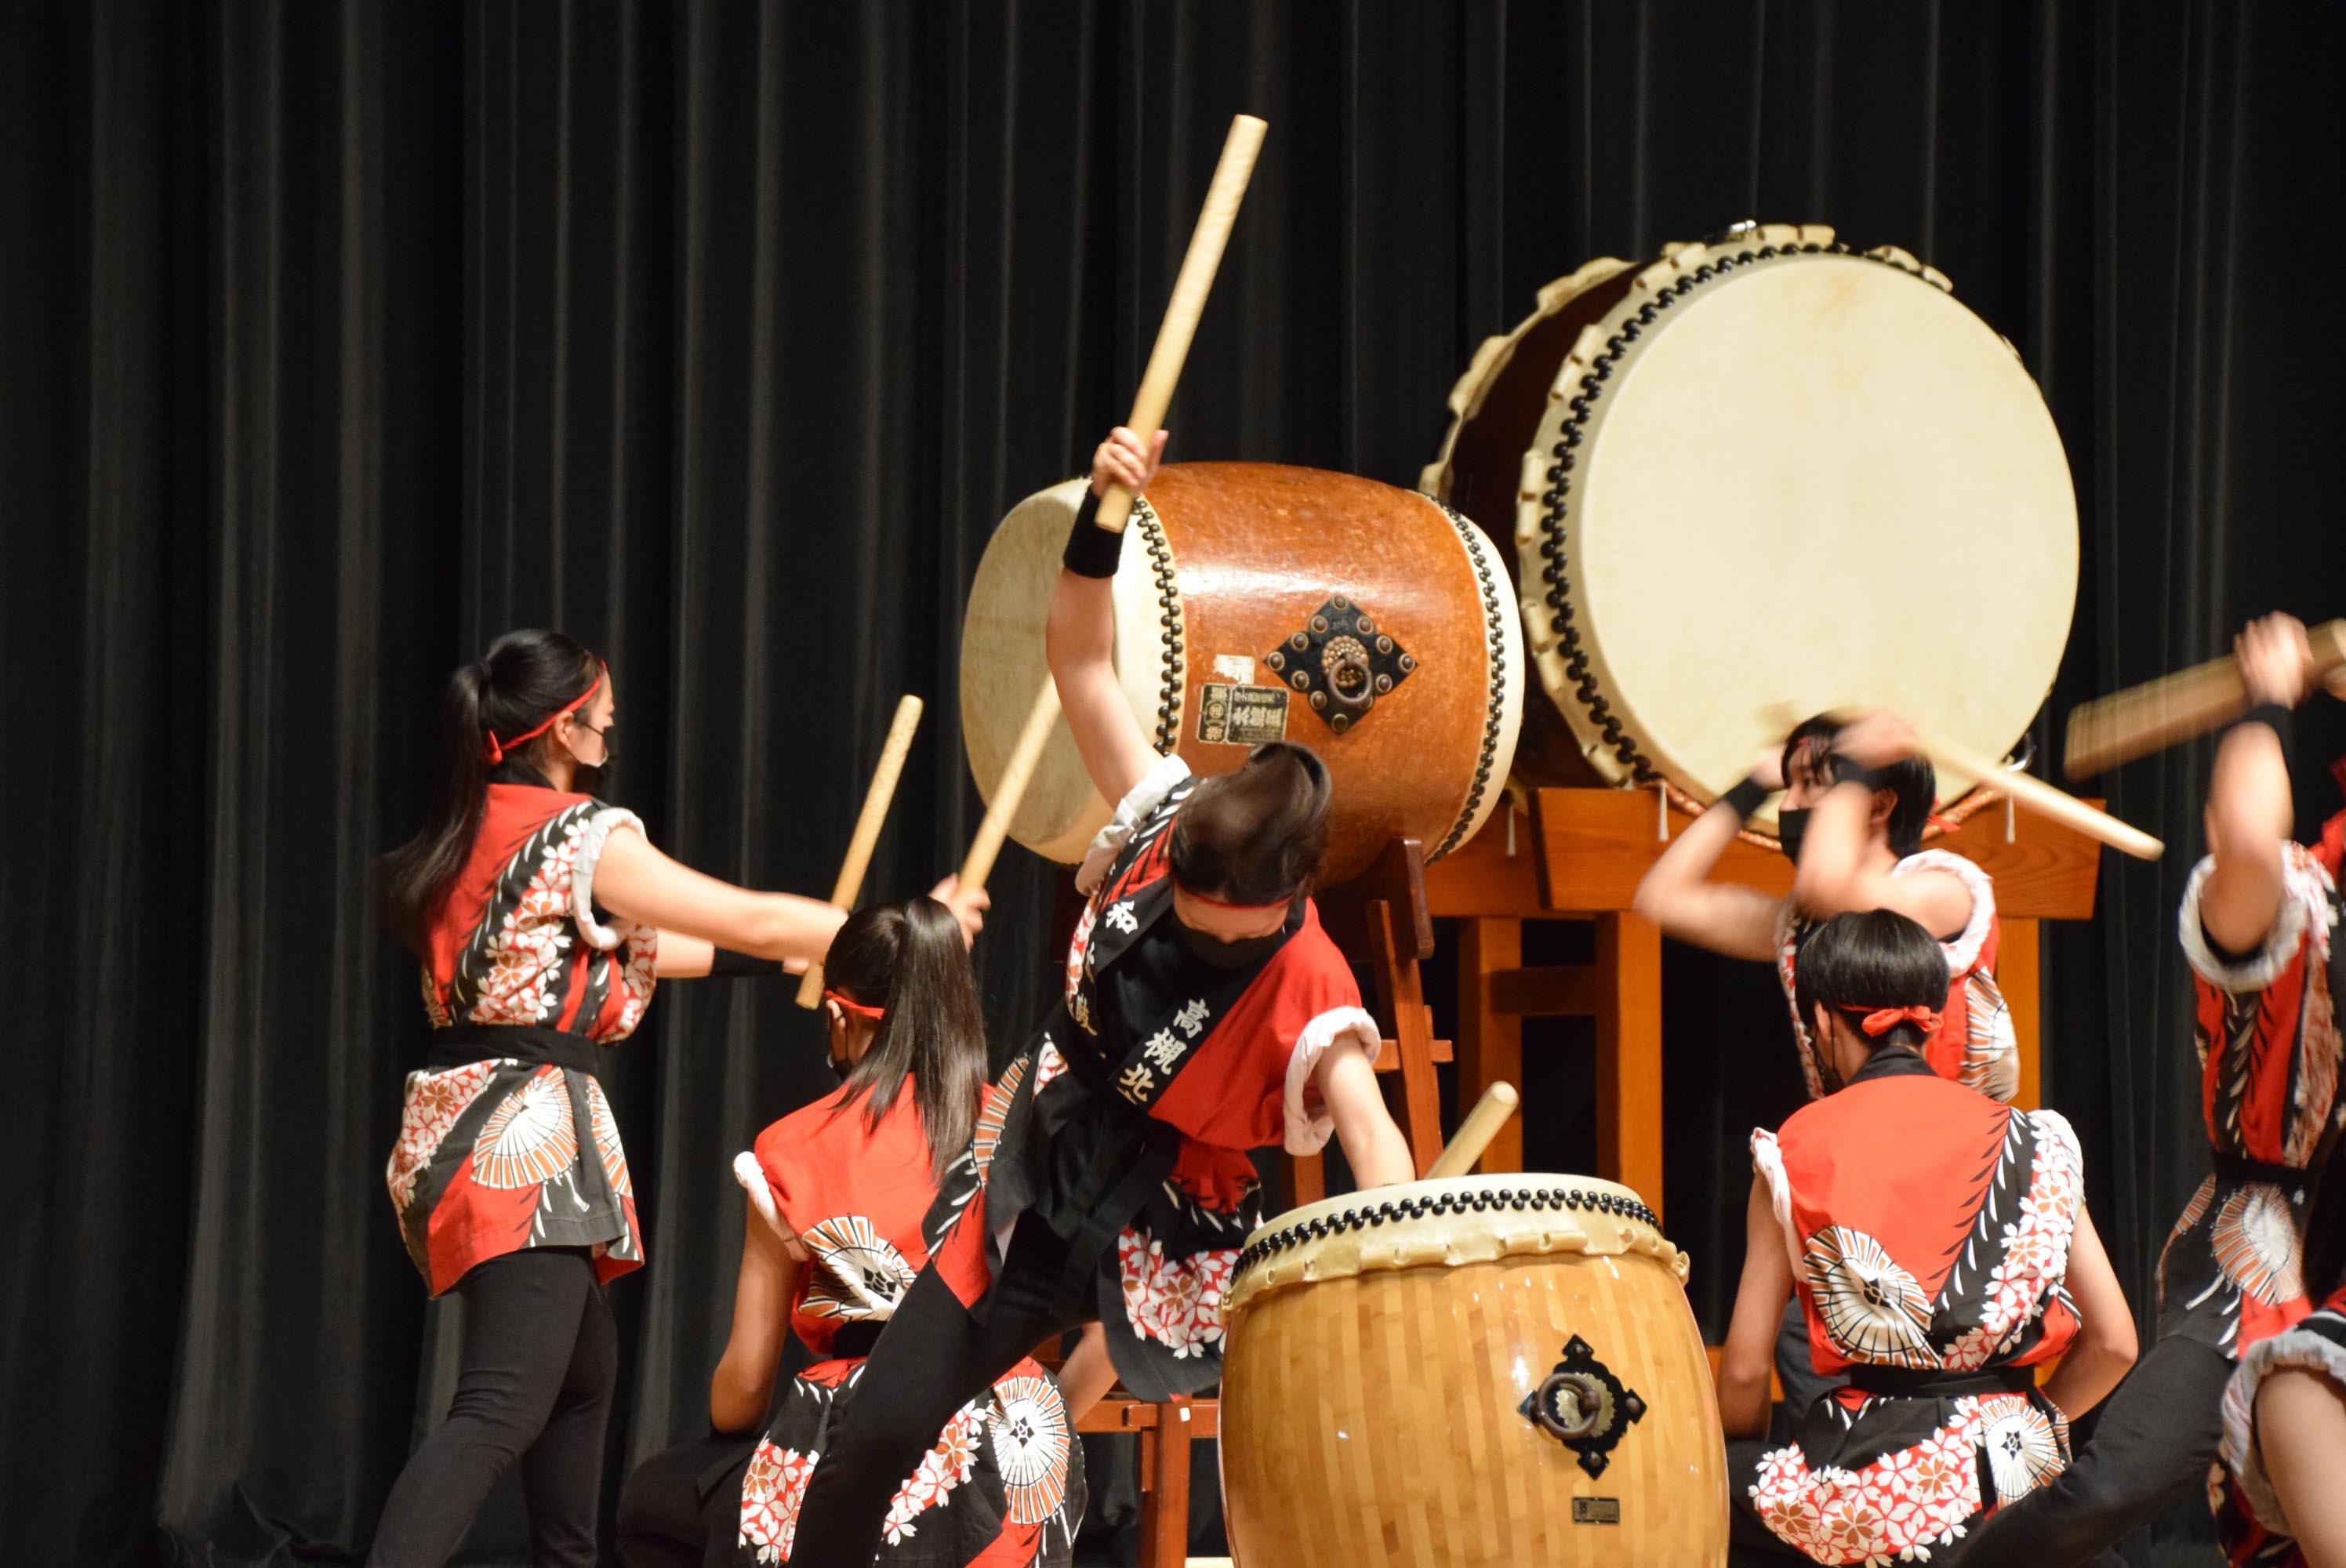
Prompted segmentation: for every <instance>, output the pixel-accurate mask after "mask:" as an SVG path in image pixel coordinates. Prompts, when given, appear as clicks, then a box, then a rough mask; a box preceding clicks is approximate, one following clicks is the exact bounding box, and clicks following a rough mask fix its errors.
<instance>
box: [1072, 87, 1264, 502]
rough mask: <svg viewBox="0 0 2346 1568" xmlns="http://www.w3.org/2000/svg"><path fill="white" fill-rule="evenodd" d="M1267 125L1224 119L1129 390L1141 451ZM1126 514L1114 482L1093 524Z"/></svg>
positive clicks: (1176, 374) (1169, 389)
mask: <svg viewBox="0 0 2346 1568" xmlns="http://www.w3.org/2000/svg"><path fill="white" fill-rule="evenodd" d="M1268 129H1270V127H1269V126H1268V125H1266V124H1265V123H1264V122H1263V121H1261V120H1259V119H1257V118H1255V117H1253V116H1252V115H1239V117H1236V118H1235V119H1233V120H1231V121H1230V134H1229V137H1226V138H1225V139H1224V140H1223V142H1222V156H1221V158H1220V160H1219V162H1217V163H1216V164H1215V165H1214V183H1213V184H1212V185H1210V186H1209V187H1208V188H1207V189H1206V205H1205V206H1204V207H1203V208H1202V209H1199V213H1198V227H1197V228H1196V229H1192V230H1191V231H1190V234H1189V249H1188V254H1187V255H1185V256H1183V257H1182V258H1181V270H1180V272H1179V274H1178V276H1177V277H1176V278H1175V279H1174V280H1173V298H1172V299H1171V300H1168V301H1167V303H1166V306H1165V320H1164V321H1163V323H1162V324H1160V325H1159V326H1158V329H1157V346H1156V347H1155V348H1154V349H1152V350H1151V351H1149V355H1148V369H1147V370H1146V371H1144V372H1141V377H1140V390H1139V391H1138V392H1135V393H1134V394H1133V398H1132V416H1131V417H1130V418H1129V419H1127V420H1126V421H1125V422H1124V423H1125V426H1126V428H1127V429H1128V430H1130V431H1131V432H1132V433H1133V434H1135V435H1137V436H1138V437H1140V445H1141V449H1142V450H1143V451H1144V452H1145V451H1147V450H1148V444H1149V443H1150V442H1152V441H1154V440H1156V438H1157V432H1158V429H1159V427H1161V426H1162V425H1163V424H1164V423H1165V409H1166V405H1167V404H1168V403H1170V402H1172V401H1173V387H1174V383H1175V382H1178V381H1179V380H1180V379H1181V365H1182V361H1185V360H1187V359H1188V357H1189V340H1190V338H1192V337H1193V336H1195V335H1196V333H1197V331H1198V318H1199V316H1200V315H1202V314H1203V313H1204V312H1205V309H1206V291H1207V290H1209V289H1211V288H1212V287H1213V286H1214V271H1215V270H1216V269H1217V268H1219V266H1220V265H1221V264H1222V247H1223V246H1224V245H1226V244H1227V243H1229V238H1230V226H1231V225H1232V224H1233V223H1235V222H1237V221H1238V216H1239V202H1241V201H1243V200H1245V199H1246V188H1247V181H1248V179H1249V178H1251V177H1252V176H1253V174H1254V160H1255V155H1256V154H1257V153H1259V152H1260V151H1261V150H1262V135H1263V132H1264V131H1266V130H1268ZM1131 515H1132V493H1131V492H1130V491H1128V490H1127V489H1126V488H1125V487H1124V486H1123V485H1121V484H1119V485H1117V486H1115V487H1114V488H1113V489H1111V490H1109V491H1108V493H1107V494H1106V495H1104V496H1102V497H1101V498H1100V504H1099V514H1098V519H1099V525H1100V526H1101V527H1103V528H1105V529H1107V531H1108V532H1109V533H1111V534H1121V533H1123V532H1124V524H1125V522H1126V520H1127V518H1129V517H1130V516H1131Z"/></svg>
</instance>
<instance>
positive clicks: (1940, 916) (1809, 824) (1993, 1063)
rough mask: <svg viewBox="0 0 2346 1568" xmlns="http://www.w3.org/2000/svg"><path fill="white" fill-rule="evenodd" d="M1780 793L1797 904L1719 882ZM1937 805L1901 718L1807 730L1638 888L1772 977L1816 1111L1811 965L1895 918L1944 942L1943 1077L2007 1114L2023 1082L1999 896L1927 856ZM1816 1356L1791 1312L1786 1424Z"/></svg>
mask: <svg viewBox="0 0 2346 1568" xmlns="http://www.w3.org/2000/svg"><path fill="white" fill-rule="evenodd" d="M1788 781H1789V782H1788ZM1780 789H1781V790H1783V791H1784V800H1783V804H1782V805H1781V806H1780V807H1778V808H1777V811H1776V822H1777V829H1778V831H1779V833H1780V838H1781V840H1782V843H1783V848H1784V853H1785V855H1786V856H1788V857H1789V858H1790V860H1791V861H1792V865H1793V875H1792V892H1791V896H1790V898H1789V899H1777V898H1770V896H1769V895H1767V894H1766V893H1763V892H1760V891H1758V890H1757V889H1753V888H1742V887H1735V886H1732V885H1730V884H1728V883H1723V882H1714V881H1709V876H1710V872H1711V871H1712V869H1713V868H1714V867H1716V866H1717V865H1718V864H1719V857H1720V856H1721V855H1723V854H1725V853H1726V852H1727V847H1728V845H1729V844H1731V843H1733V842H1734V841H1735V837H1736V835H1737V834H1738V833H1739V832H1740V831H1741V830H1742V828H1743V824H1744V823H1745V822H1747V821H1749V820H1750V818H1751V814H1752V813H1753V812H1754V811H1757V810H1758V809H1760V806H1761V805H1762V804H1763V803H1764V802H1765V801H1766V800H1767V799H1768V797H1769V796H1770V795H1772V794H1774V793H1776V792H1777V791H1778V790H1780ZM1937 793H1938V780H1937V778H1936V776H1935V775H1934V773H1933V769H1932V768H1931V764H1930V762H1929V760H1928V759H1925V758H1923V757H1922V756H1921V755H1919V754H1918V752H1917V749H1916V747H1915V743H1914V734H1913V728H1911V727H1910V726H1909V725H1908V724H1907V723H1906V721H1905V720H1904V719H1902V718H1899V717H1897V716H1896V715H1894V714H1890V713H1881V712H1878V713H1872V714H1867V715H1865V716H1864V717H1862V718H1858V719H1856V720H1855V721H1854V722H1852V723H1851V724H1849V725H1846V726H1843V725H1841V724H1839V723H1838V722H1836V721H1835V720H1833V719H1831V718H1825V717H1819V718H1811V719H1810V720H1809V721H1808V722H1807V723H1805V724H1803V725H1801V726H1800V728H1797V729H1795V730H1793V731H1792V733H1791V734H1790V736H1789V737H1788V738H1786V739H1785V741H1784V743H1783V746H1782V747H1781V748H1780V749H1779V748H1772V747H1771V748H1769V749H1768V750H1765V751H1763V752H1761V753H1760V756H1759V757H1758V758H1757V759H1754V760H1753V762H1752V765H1751V772H1750V775H1749V777H1748V778H1746V779H1744V780H1743V782H1741V783H1740V784H1738V785H1737V786H1736V787H1735V788H1734V789H1729V791H1728V792H1727V793H1726V794H1725V795H1724V796H1722V797H1720V798H1719V803H1718V804H1716V805H1714V806H1713V807H1711V809H1709V810H1708V811H1706V812H1704V813H1703V814H1702V815H1701V816H1700V817H1699V818H1698V819H1696V820H1695V822H1694V824H1693V825H1692V826H1691V827H1689V828H1688V829H1687V830H1686V831H1684V832H1683V833H1680V834H1679V835H1678V840H1677V842H1675V843H1673V844H1671V845H1670V847H1669V848H1668V849H1667V850H1663V851H1662V854H1661V858H1660V859H1658V860H1656V861H1655V862H1654V865H1653V868H1652V869H1651V870H1650V871H1647V873H1646V877H1645V880H1644V881H1642V882H1640V883H1639V884H1638V886H1637V912H1638V913H1639V914H1642V915H1644V916H1645V917H1646V918H1647V919H1648V920H1650V921H1655V922H1656V923H1657V924H1658V925H1659V926H1660V927H1661V928H1662V929H1663V930H1664V931H1665V932H1668V933H1669V934H1670V935H1672V936H1674V937H1677V938H1678V940H1679V941H1681V942H1693V943H1696V944H1697V945H1698V946H1702V947H1708V948H1709V949H1711V950H1712V951H1713V952H1722V953H1725V954H1726V955H1727V956H1729V958H1749V959H1757V960H1763V961H1771V962H1774V963H1775V965H1776V975H1777V978H1778V979H1779V980H1780V982H1781V983H1782V984H1783V988H1784V1000H1785V1003H1787V1005H1788V1006H1790V1009H1791V1013H1792V1036H1793V1041H1794V1044H1796V1045H1797V1046H1798V1048H1799V1055H1800V1071H1801V1074H1802V1075H1803V1076H1804V1077H1805V1078H1806V1079H1807V1082H1808V1086H1809V1095H1810V1097H1811V1099H1813V1098H1815V1097H1816V1096H1817V1095H1821V1094H1822V1093H1823V1092H1824V1085H1823V1084H1822V1083H1821V1081H1820V1079H1819V1077H1818V1075H1817V1068H1816V1061H1817V1055H1816V1050H1815V1045H1816V1043H1815V1042H1814V1041H1812V1040H1811V1039H1810V1037H1809V1025H1808V1021H1807V1019H1805V1018H1804V1017H1802V1016H1801V1011H1800V1006H1799V1005H1798V1003H1797V1000H1796V995H1795V992H1796V983H1797V979H1798V974H1799V969H1800V955H1801V952H1802V950H1803V948H1804V946H1805V944H1806V943H1807V942H1808V940H1809V938H1810V937H1811V936H1812V935H1813V934H1814V933H1815V932H1816V930H1817V928H1818V925H1819V923H1820V922H1821V921H1824V920H1827V919H1829V918H1831V916H1833V915H1836V914H1841V913H1844V912H1848V911H1858V910H1874V909H1881V910H1890V911H1894V912H1896V913H1898V914H1902V915H1904V916H1906V917H1907V918H1908V919H1910V920H1913V921H1915V922H1916V923H1918V924H1920V925H1921V926H1922V927H1923V929H1924V930H1925V931H1928V932H1932V933H1933V935H1935V936H1936V937H1937V938H1938V939H1939V946H1940V951H1941V952H1942V953H1943V955H1944V957H1945V960H1946V967H1947V974H1948V981H1947V989H1946V994H1945V997H1944V999H1943V1003H1942V1004H1941V1007H1940V1023H1939V1024H1938V1027H1937V1028H1936V1029H1935V1030H1934V1031H1933V1033H1932V1035H1931V1037H1930V1038H1929V1039H1928V1040H1926V1041H1924V1042H1923V1044H1922V1055H1923V1060H1924V1061H1925V1062H1926V1063H1928V1064H1929V1065H1930V1067H1931V1070H1932V1071H1933V1072H1935V1073H1937V1074H1939V1075H1940V1076H1941V1077H1943V1078H1952V1079H1953V1080H1955V1081H1956V1082H1957V1083H1960V1084H1964V1085H1965V1086H1966V1087H1968V1088H1973V1089H1976V1090H1978V1091H1979V1092H1981V1093H1982V1094H1984V1095H1988V1096H1989V1097H1990V1098H1992V1099H1996V1100H2009V1099H2010V1098H2011V1097H2012V1093H2013V1089H2014V1087H2015V1084H2017V1082H2018V1060H2019V1045H2018V1042H2017V1040H2016V1039H2015V1035H2014V1033H2013V1028H2012V1017H2011V1014H2010V1013H2009V1012H2007V1011H2006V1009H2005V1007H2004V997H2003V994H2002V993H2001V992H1999V991H1998V990H1997V988H1996V983H1995V962H1996V954H1997V950H1998V948H1999V946H2000V945H2001V942H2002V940H2003V932H2002V928H2001V926H2000V924H1999V922H1998V921H1997V918H1996V912H1995V888H1994V883H1993V882H1992V881H1990V880H1989V878H1988V875H1987V873H1986V872H1985V871H1983V870H1981V869H1980V868H1979V867H1978V866H1977V865H1975V864H1974V863H1973V862H1972V861H1970V860H1965V859H1964V858H1963V857H1962V856H1960V855H1954V854H1950V853H1948V852H1947V851H1946V850H1925V849H1923V847H1922V844H1923V828H1924V827H1926V826H1927V825H1928V824H1929V822H1930V818H1931V808H1932V806H1933V804H1934V803H1935V801H1936V799H1937ZM1806 1345H1807V1337H1806V1333H1805V1331H1804V1330H1803V1329H1802V1328H1801V1325H1800V1315H1799V1313H1798V1312H1797V1311H1789V1310H1788V1311H1787V1312H1786V1314H1785V1317H1784V1323H1783V1332H1782V1334H1781V1336H1780V1339H1779V1340H1778V1344H1777V1355H1776V1370H1777V1375H1778V1377H1779V1378H1780V1380H1782V1383H1783V1386H1784V1406H1785V1409H1786V1410H1787V1412H1788V1413H1797V1412H1799V1411H1800V1410H1806V1409H1807V1408H1808V1407H1809V1406H1810V1404H1811V1403H1812V1402H1813V1401H1814V1400H1816V1398H1817V1397H1818V1396H1819V1395H1821V1394H1822V1393H1823V1392H1824V1391H1825V1389H1826V1384H1825V1383H1824V1382H1823V1381H1822V1380H1820V1379H1819V1378H1818V1377H1817V1375H1816V1374H1815V1373H1814V1372H1813V1371H1812V1370H1811V1367H1810V1363H1809V1357H1808V1354H1807V1349H1806Z"/></svg>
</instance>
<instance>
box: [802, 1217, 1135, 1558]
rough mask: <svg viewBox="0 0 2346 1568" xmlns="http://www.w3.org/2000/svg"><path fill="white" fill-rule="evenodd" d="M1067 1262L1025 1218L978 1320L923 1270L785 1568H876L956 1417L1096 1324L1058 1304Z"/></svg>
mask: <svg viewBox="0 0 2346 1568" xmlns="http://www.w3.org/2000/svg"><path fill="white" fill-rule="evenodd" d="M1070 1261H1071V1260H1070V1257H1069V1254H1068V1247H1067V1243H1066V1241H1065V1240H1063V1239H1062V1238H1061V1237H1059V1236H1057V1235H1056V1234H1055V1233H1054V1232H1053V1231H1052V1229H1051V1227H1049V1225H1047V1224H1045V1222H1044V1221H1043V1220H1042V1219H1041V1218H1040V1217H1037V1216H1036V1215H1034V1214H1031V1213H1030V1214H1027V1215H1025V1216H1024V1217H1022V1218H1021V1219H1020V1220H1019V1221H1018V1227H1017V1229H1016V1230H1015V1231H1014V1232H1012V1234H1011V1238H1010V1252H1009V1256H1008V1257H1005V1259H1004V1260H1003V1263H1002V1267H1001V1268H999V1269H998V1270H996V1271H995V1275H994V1288H993V1289H992V1290H990V1291H989V1292H987V1294H986V1296H985V1298H984V1300H983V1301H982V1302H980V1303H979V1307H978V1310H977V1311H975V1312H972V1311H970V1310H969V1309H968V1308H964V1306H963V1305H962V1304H961V1302H960V1301H959V1300H958V1299H957V1298H955V1297H954V1293H953V1290H952V1288H950V1287H949V1286H947V1285H946V1284H945V1282H944V1280H943V1278H941V1277H939V1275H938V1273H937V1271H936V1267H935V1265H933V1264H932V1265H931V1266H930V1267H928V1268H924V1269H923V1270H922V1271H921V1277H920V1278H918V1279H916V1280H914V1281H913V1288H911V1289H910V1290H907V1291H906V1292H905V1293H904V1298H903V1300H902V1301H901V1302H899V1303H897V1306H896V1310H895V1312H894V1314H893V1315H892V1317H891V1318H890V1319H889V1320H888V1327H887V1328H886V1329H885V1330H883V1331H882V1333H881V1336H880V1342H879V1344H877V1345H876V1346H874V1347H873V1348H872V1356H871V1359H869V1360H867V1361H866V1362H864V1364H863V1376H862V1380H861V1381H860V1382H859V1383H858V1384H857V1385H856V1390H855V1398H854V1400H852V1401H851V1402H850V1403H849V1404H848V1406H847V1408H846V1410H845V1411H844V1412H843V1413H842V1414H841V1417H840V1418H839V1420H838V1421H837V1423H836V1424H835V1425H833V1426H832V1428H831V1436H830V1446H829V1447H827V1448H826V1449H825V1450H824V1451H823V1455H822V1458H821V1460H820V1461H817V1462H816V1464H815V1467H814V1475H813V1477H812V1479H811V1480H810V1481H808V1482H807V1491H806V1501H805V1502H804V1503H803V1504H802V1505H801V1508H800V1510H799V1523H798V1536H797V1539H796V1540H795V1542H794V1543H792V1545H791V1548H790V1565H791V1568H872V1559H873V1558H874V1557H875V1556H877V1555H878V1554H879V1552H880V1532H881V1530H882V1527H883V1526H884V1525H885V1524H886V1523H887V1519H888V1503H889V1501H890V1500H891V1499H892V1498H893V1497H894V1496H895V1495H896V1489H897V1488H898V1487H900V1486H902V1485H903V1483H904V1478H905V1477H906V1476H908V1475H910V1474H912V1473H913V1468H914V1467H915V1466H917V1465H918V1464H919V1463H920V1462H921V1456H922V1455H923V1454H924V1453H926V1452H927V1451H929V1449H930V1448H931V1447H932V1446H933V1445H934V1444H935V1442H936V1441H937V1433H938V1432H940V1431H943V1430H944V1424H945V1423H946V1422H947V1421H949V1420H953V1417H954V1411H956V1410H960V1409H961V1408H962V1406H964V1405H965V1404H967V1403H968V1402H969V1401H970V1400H973V1399H975V1398H976V1397H977V1396H978V1395H979V1394H981V1393H983V1392H984V1391H985V1390H986V1389H987V1388H988V1387H990V1386H991V1385H992V1384H993V1382H994V1380H995V1379H996V1378H999V1377H1000V1376H1002V1374H1003V1373H1005V1372H1006V1371H1008V1370H1009V1369H1011V1368H1012V1367H1013V1366H1015V1365H1016V1364H1017V1361H1018V1359H1019V1358H1020V1357H1021V1356H1025V1355H1027V1354H1030V1353H1031V1352H1032V1351H1033V1350H1034V1349H1035V1347H1036V1346H1038V1345H1040V1344H1041V1343H1042V1342H1043V1341H1044V1340H1045V1339H1047V1338H1049V1337H1050V1336H1051V1335H1053V1334H1056V1333H1062V1332H1065V1331H1066V1329H1072V1328H1074V1327H1075V1326H1076V1324H1078V1323H1082V1322H1087V1321H1089V1320H1090V1317H1092V1316H1096V1313H1092V1314H1089V1315H1086V1314H1085V1313H1083V1312H1082V1311H1081V1309H1076V1310H1075V1311H1073V1312H1070V1311H1067V1310H1063V1309H1061V1308H1058V1307H1057V1306H1056V1304H1055V1303H1054V1301H1053V1297H1054V1295H1055V1294H1056V1288H1057V1286H1058V1283H1059V1279H1060V1276H1061V1273H1062V1272H1063V1270H1064V1269H1065V1268H1066V1267H1067V1266H1068V1265H1069V1263H1070ZM1091 1261H1092V1262H1094V1263H1096V1261H1097V1260H1096V1259H1092V1260H1091ZM1089 1300H1090V1298H1089V1297H1086V1302H1088V1301H1089Z"/></svg>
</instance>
